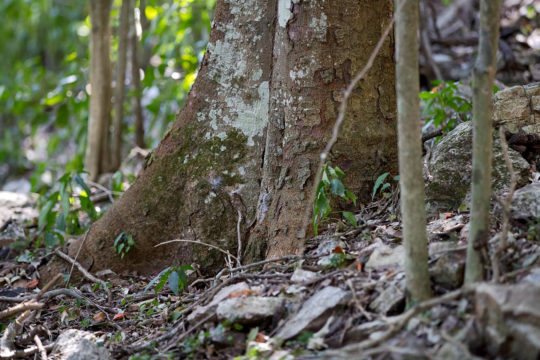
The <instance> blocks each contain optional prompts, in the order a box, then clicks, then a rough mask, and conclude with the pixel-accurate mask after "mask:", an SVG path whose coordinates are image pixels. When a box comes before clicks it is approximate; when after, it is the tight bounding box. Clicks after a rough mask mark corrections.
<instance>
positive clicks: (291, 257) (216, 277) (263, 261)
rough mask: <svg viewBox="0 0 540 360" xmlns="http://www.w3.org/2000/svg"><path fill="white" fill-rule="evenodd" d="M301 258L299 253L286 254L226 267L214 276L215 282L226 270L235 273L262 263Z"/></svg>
mask: <svg viewBox="0 0 540 360" xmlns="http://www.w3.org/2000/svg"><path fill="white" fill-rule="evenodd" d="M300 258H301V257H300V256H298V255H285V256H282V257H279V258H274V259H267V260H262V261H258V262H254V263H251V264H248V265H244V266H239V267H236V268H232V269H229V268H224V269H222V270H221V271H220V272H218V273H217V275H216V276H215V277H214V279H215V280H214V282H215V281H217V280H219V278H221V277H222V276H223V275H224V274H225V273H226V272H227V273H229V274H232V273H235V272H238V271H243V270H247V269H251V268H253V267H257V266H261V265H264V264H268V263H272V262H279V261H287V260H299V259H300Z"/></svg>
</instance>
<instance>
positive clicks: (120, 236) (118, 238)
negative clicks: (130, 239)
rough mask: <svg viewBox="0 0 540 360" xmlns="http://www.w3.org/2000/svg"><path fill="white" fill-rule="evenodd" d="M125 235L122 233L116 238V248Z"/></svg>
mask: <svg viewBox="0 0 540 360" xmlns="http://www.w3.org/2000/svg"><path fill="white" fill-rule="evenodd" d="M124 235H125V233H124V232H121V233H120V234H118V236H117V237H116V239H114V247H115V248H116V247H118V243H119V242H120V240H121V239H122V237H123V236H124Z"/></svg>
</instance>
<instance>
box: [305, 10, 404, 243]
mask: <svg viewBox="0 0 540 360" xmlns="http://www.w3.org/2000/svg"><path fill="white" fill-rule="evenodd" d="M406 2H407V0H405V1H402V2H401V4H399V6H398V8H397V9H396V12H395V14H394V16H393V17H392V20H390V23H389V24H388V25H387V26H386V28H385V29H384V32H383V34H382V36H381V38H380V39H379V42H378V43H377V45H375V48H374V49H373V51H372V52H371V55H370V56H369V59H368V61H367V63H366V65H365V66H364V68H363V69H362V70H361V71H360V72H359V73H358V74H356V76H355V77H354V78H353V79H352V81H351V83H350V84H349V86H347V88H346V89H345V91H344V92H343V100H341V104H340V105H339V113H338V117H337V120H336V123H335V124H334V128H333V129H332V137H331V138H330V140H329V141H328V143H327V144H326V147H325V148H324V150H323V152H322V153H321V155H320V160H319V166H318V167H317V172H316V175H315V181H314V182H313V186H312V189H311V195H310V196H309V202H308V206H306V209H305V211H304V219H303V224H302V232H301V233H302V234H306V233H307V227H308V224H309V218H310V215H311V211H312V204H313V202H314V201H315V197H316V196H317V187H318V185H319V182H321V176H322V169H323V167H324V163H325V162H326V158H327V157H328V154H329V153H330V150H332V147H333V146H334V144H335V143H336V141H337V138H338V134H339V129H340V127H341V124H342V123H343V120H344V119H345V110H346V109H347V101H348V100H349V97H350V96H351V94H352V92H353V91H354V89H355V88H356V85H357V84H358V82H359V81H360V80H362V79H363V78H364V76H365V75H366V73H367V72H368V71H369V69H371V67H372V66H373V62H374V61H375V58H376V57H377V54H378V53H379V51H380V50H381V47H382V46H383V44H384V41H385V40H386V37H387V36H388V34H389V33H390V31H391V30H392V27H393V25H394V21H395V18H396V15H397V14H398V13H399V12H400V11H401V9H402V8H403V5H404V4H405V3H406Z"/></svg>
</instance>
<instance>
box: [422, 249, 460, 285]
mask: <svg viewBox="0 0 540 360" xmlns="http://www.w3.org/2000/svg"><path fill="white" fill-rule="evenodd" d="M465 260H466V259H465V253H463V254H460V253H457V252H446V253H444V254H443V255H441V257H440V258H439V259H438V260H437V262H436V263H435V265H434V266H433V267H432V268H431V269H430V271H429V275H430V277H431V279H432V280H433V282H434V283H436V284H437V285H439V286H442V287H443V288H445V289H449V290H453V289H457V288H458V287H460V286H461V285H462V284H463V276H464V274H465Z"/></svg>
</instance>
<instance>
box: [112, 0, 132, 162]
mask: <svg viewBox="0 0 540 360" xmlns="http://www.w3.org/2000/svg"><path fill="white" fill-rule="evenodd" d="M130 11H131V12H133V6H132V0H122V7H121V8H120V25H119V27H118V60H117V62H116V84H115V89H114V118H113V124H112V125H113V126H112V138H111V152H112V159H111V168H112V169H117V168H118V167H119V166H120V163H121V161H122V122H123V120H124V95H125V89H126V86H125V84H126V65H127V44H128V36H129V16H130V14H129V13H130Z"/></svg>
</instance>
